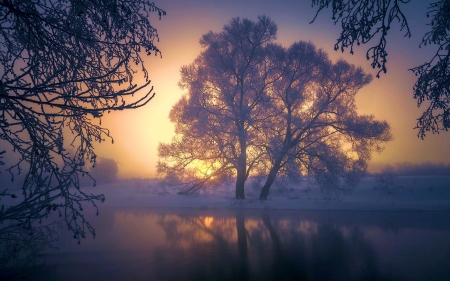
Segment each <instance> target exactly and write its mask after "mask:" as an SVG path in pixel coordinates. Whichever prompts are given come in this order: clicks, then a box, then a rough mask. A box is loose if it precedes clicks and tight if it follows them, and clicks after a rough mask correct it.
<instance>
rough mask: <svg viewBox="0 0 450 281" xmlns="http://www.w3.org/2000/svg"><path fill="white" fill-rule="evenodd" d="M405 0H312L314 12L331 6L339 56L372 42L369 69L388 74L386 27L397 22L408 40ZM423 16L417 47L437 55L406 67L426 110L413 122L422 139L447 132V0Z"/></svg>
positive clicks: (419, 102)
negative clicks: (428, 20)
mask: <svg viewBox="0 0 450 281" xmlns="http://www.w3.org/2000/svg"><path fill="white" fill-rule="evenodd" d="M410 2H411V1H410V0H358V1H354V0H312V5H313V6H317V7H318V10H317V13H316V16H315V17H314V19H313V21H312V22H314V20H315V19H316V18H317V16H318V14H319V13H320V12H321V11H322V10H324V9H326V8H329V7H331V8H332V18H333V20H334V23H335V24H337V23H341V27H342V30H341V34H340V36H339V38H338V39H337V42H336V44H335V46H334V49H335V50H341V51H342V52H344V50H345V49H346V48H350V53H351V54H353V47H354V45H355V44H356V45H360V44H366V43H369V42H371V41H373V40H375V41H376V43H375V44H374V46H372V47H370V48H369V49H368V50H367V53H366V56H367V59H368V60H371V61H372V62H371V66H372V67H373V68H377V69H379V72H378V75H377V77H379V75H380V73H381V72H384V73H386V71H387V66H386V65H387V55H388V52H387V34H388V33H389V32H390V30H391V25H392V24H393V23H395V22H400V29H401V30H405V37H410V36H411V31H410V28H409V25H408V19H407V18H406V16H405V14H404V13H403V11H402V8H403V5H406V4H408V3H410ZM426 13H427V17H430V18H431V23H429V26H430V28H431V30H430V31H428V32H427V33H426V34H425V35H424V36H423V38H422V42H421V43H420V47H425V46H427V45H429V46H430V45H431V46H434V47H435V48H436V52H435V53H434V55H433V56H432V57H431V58H430V60H429V61H428V62H425V63H424V64H422V65H419V66H417V67H414V68H411V69H410V71H412V72H413V73H414V74H415V75H416V76H417V77H418V78H417V82H416V83H415V85H414V88H413V92H414V98H415V99H416V100H417V105H418V106H419V107H420V106H425V107H426V109H425V111H424V112H423V114H422V116H420V117H419V118H418V119H417V120H418V121H417V125H416V129H418V130H419V132H418V136H419V137H420V138H422V139H423V138H424V137H425V135H426V133H427V132H430V131H431V132H432V133H433V134H434V133H439V132H440V131H448V129H449V128H450V0H440V1H436V2H432V3H430V4H429V6H428V11H427V12H426Z"/></svg>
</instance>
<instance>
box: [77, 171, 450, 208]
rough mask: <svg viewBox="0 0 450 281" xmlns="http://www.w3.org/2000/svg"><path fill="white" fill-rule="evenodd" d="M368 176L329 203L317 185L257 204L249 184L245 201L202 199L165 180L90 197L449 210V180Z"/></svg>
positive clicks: (130, 203) (131, 182)
mask: <svg viewBox="0 0 450 281" xmlns="http://www.w3.org/2000/svg"><path fill="white" fill-rule="evenodd" d="M377 184H378V182H377V180H376V178H374V177H367V178H365V179H363V180H362V182H361V183H360V185H359V186H358V187H357V188H356V189H355V190H354V191H353V192H352V193H351V194H348V195H340V196H338V197H334V198H326V197H324V195H323V194H322V193H321V192H320V191H319V190H318V189H317V187H316V186H314V184H312V183H309V182H308V181H303V182H301V183H299V185H298V186H295V187H292V186H291V187H285V188H280V187H274V188H273V189H272V190H271V193H270V194H269V199H268V200H266V201H260V200H258V195H259V190H258V188H254V187H252V185H251V184H248V186H247V187H246V198H247V199H245V200H236V199H234V190H233V186H232V184H231V185H230V186H227V187H223V188H217V189H214V190H212V189H211V190H205V191H204V192H201V193H199V194H192V195H178V194H176V191H177V190H176V189H175V188H173V187H171V186H168V185H166V184H164V182H163V181H160V180H151V179H148V180H145V179H128V180H121V181H117V182H115V183H111V184H107V185H100V186H97V187H92V188H91V187H86V188H84V189H83V190H84V191H85V192H88V193H94V194H98V193H103V194H105V196H106V201H105V202H104V203H103V204H99V207H100V208H102V207H122V208H123V207H139V208H172V207H173V208H193V209H224V208H225V209H230V208H245V209H299V210H367V211H450V176H416V177H413V176H408V177H406V176H405V177H397V178H395V180H394V182H393V183H392V184H390V186H388V187H387V189H384V190H376V189H374V187H375V186H377Z"/></svg>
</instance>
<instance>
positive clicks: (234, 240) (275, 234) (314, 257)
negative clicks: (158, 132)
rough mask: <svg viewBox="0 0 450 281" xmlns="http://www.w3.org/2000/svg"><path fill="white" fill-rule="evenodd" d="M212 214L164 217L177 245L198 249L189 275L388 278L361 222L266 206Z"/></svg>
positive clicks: (173, 260) (177, 259) (176, 257)
mask: <svg viewBox="0 0 450 281" xmlns="http://www.w3.org/2000/svg"><path fill="white" fill-rule="evenodd" d="M207 218H208V217H190V216H183V215H180V216H176V215H168V216H162V217H161V218H160V219H159V221H158V223H159V225H160V226H161V227H162V228H163V229H164V231H165V234H166V238H167V240H168V242H169V243H170V244H171V245H172V247H174V246H176V247H179V246H183V248H184V249H185V250H184V251H188V252H189V251H190V249H193V248H195V249H196V252H195V253H192V252H191V253H190V254H189V257H188V258H189V262H188V264H189V266H188V267H185V268H184V269H183V272H184V273H183V276H184V278H185V277H188V278H185V279H187V280H191V279H192V280H194V279H198V278H202V279H203V278H204V279H205V280H206V279H207V280H231V279H237V280H366V279H370V280H387V278H386V276H381V273H380V271H379V270H378V264H377V255H376V253H375V250H374V248H373V247H372V246H371V244H370V243H369V242H368V241H366V240H365V238H364V232H363V231H362V230H361V229H359V228H358V227H353V228H345V229H341V228H339V227H337V226H335V225H333V224H332V223H317V222H313V221H304V220H286V219H278V220H271V218H270V214H269V213H268V212H265V211H262V212H260V213H259V214H256V216H255V214H254V213H253V214H252V216H251V217H250V218H246V214H245V213H244V212H236V214H235V217H228V218H217V219H216V218H214V219H213V220H212V222H210V223H209V224H208V225H207V224H205V221H207ZM233 221H234V223H232V222H233ZM200 244H202V245H203V246H202V247H199V245H200ZM236 246H237V248H236ZM199 249H201V250H200V251H199ZM171 254H172V256H171V257H169V255H171ZM164 255H165V256H164V259H163V260H164V261H166V262H167V263H170V264H180V263H182V259H184V258H186V254H181V255H180V253H179V252H177V253H173V252H168V251H166V252H165V253H164ZM159 258H160V259H161V258H162V257H161V256H159ZM161 268H166V269H167V268H168V267H167V266H162V265H161V264H159V265H158V267H157V268H155V269H156V270H157V271H158V269H161ZM184 270H186V271H184ZM160 273H161V274H160V275H158V277H160V278H165V279H166V280H167V272H166V270H163V271H160ZM179 276H180V275H179ZM179 276H178V278H179ZM173 277H174V280H175V279H176V278H177V277H176V276H173Z"/></svg>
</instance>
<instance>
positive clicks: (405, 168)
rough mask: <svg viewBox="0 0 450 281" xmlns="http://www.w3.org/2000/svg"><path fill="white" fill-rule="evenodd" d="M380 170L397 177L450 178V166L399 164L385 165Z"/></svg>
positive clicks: (441, 164)
mask: <svg viewBox="0 0 450 281" xmlns="http://www.w3.org/2000/svg"><path fill="white" fill-rule="evenodd" d="M382 170H383V172H391V173H394V174H396V175H398V176H450V164H443V163H440V164H435V163H420V164H412V163H399V164H395V165H387V166H385V167H384V168H383V169H382Z"/></svg>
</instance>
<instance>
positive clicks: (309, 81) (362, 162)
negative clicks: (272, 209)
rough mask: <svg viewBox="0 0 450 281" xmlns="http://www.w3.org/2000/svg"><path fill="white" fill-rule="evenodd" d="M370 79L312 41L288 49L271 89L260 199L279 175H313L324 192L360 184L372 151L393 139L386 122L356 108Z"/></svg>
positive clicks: (265, 197)
mask: <svg viewBox="0 0 450 281" xmlns="http://www.w3.org/2000/svg"><path fill="white" fill-rule="evenodd" d="M371 80H372V77H371V76H370V75H367V74H365V73H364V72H363V71H362V69H361V68H356V67H354V66H353V65H350V64H348V63H347V62H345V61H343V60H340V61H337V62H336V63H334V64H333V63H331V62H330V61H329V59H328V56H327V54H326V53H324V52H323V50H317V49H316V47H315V46H314V45H313V44H312V43H307V42H297V43H294V44H293V45H292V46H291V47H290V48H289V49H287V50H286V58H285V66H284V67H283V74H282V79H280V80H278V81H276V82H275V83H274V84H273V85H272V86H271V87H270V91H269V92H270V97H271V102H270V103H269V105H270V109H268V111H270V115H271V116H272V117H271V118H270V122H269V123H268V126H267V128H266V130H265V131H266V134H265V135H266V136H267V141H266V151H267V157H268V161H267V162H268V164H267V165H266V166H267V167H268V175H267V179H266V182H265V184H264V186H263V188H262V190H261V193H260V199H263V200H264V199H267V196H268V194H269V190H270V187H271V186H272V184H273V182H274V181H275V178H276V177H277V175H279V174H281V175H284V176H287V177H290V176H291V175H292V174H294V175H296V174H303V175H309V176H314V177H315V179H316V180H317V182H318V183H319V185H320V187H321V189H322V191H324V192H325V193H328V192H338V191H348V190H351V189H352V188H354V187H355V186H356V184H357V183H358V180H359V178H360V177H361V176H362V175H363V174H364V173H365V171H366V169H367V162H368V161H369V160H370V156H371V153H372V151H377V152H381V151H382V147H381V144H382V143H383V142H387V141H389V140H390V139H391V134H390V128H389V125H388V124H387V122H381V121H376V120H374V117H373V116H365V115H358V113H357V110H356V105H355V95H356V94H357V92H358V91H359V89H361V88H362V87H363V86H365V85H366V84H368V83H370V81H371ZM341 181H343V182H344V183H343V184H341Z"/></svg>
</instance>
